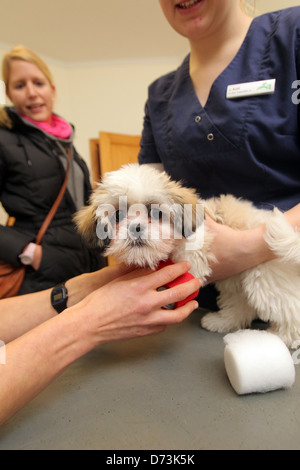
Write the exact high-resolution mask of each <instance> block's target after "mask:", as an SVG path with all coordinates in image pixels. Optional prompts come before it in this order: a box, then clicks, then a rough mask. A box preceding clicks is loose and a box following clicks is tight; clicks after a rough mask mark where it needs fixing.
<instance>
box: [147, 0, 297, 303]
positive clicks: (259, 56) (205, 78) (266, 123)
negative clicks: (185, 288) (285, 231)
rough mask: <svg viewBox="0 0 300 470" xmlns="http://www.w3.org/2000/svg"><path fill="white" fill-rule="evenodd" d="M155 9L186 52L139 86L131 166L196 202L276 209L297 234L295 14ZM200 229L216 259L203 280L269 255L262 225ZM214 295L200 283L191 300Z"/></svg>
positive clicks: (216, 1) (239, 6) (215, 6)
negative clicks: (138, 130)
mask: <svg viewBox="0 0 300 470" xmlns="http://www.w3.org/2000/svg"><path fill="white" fill-rule="evenodd" d="M159 3H160V6H161V8H162V11H163V13H164V15H165V17H166V19H167V21H168V22H169V24H170V25H171V27H172V28H173V29H174V30H175V31H176V32H177V33H179V34H180V35H182V36H184V37H185V38H187V40H188V42H189V46H190V54H189V55H188V56H187V57H186V58H185V59H184V61H183V63H182V64H181V66H180V67H179V68H178V69H177V70H176V71H174V72H171V73H169V74H167V75H165V76H163V77H161V78H159V79H158V80H156V81H155V82H154V83H152V84H151V85H150V87H149V94H148V100H147V103H146V107H145V120H144V129H143V136H142V140H141V152H140V155H139V161H140V163H141V164H156V165H157V166H160V167H163V168H164V169H165V170H166V171H167V172H168V173H169V174H170V176H171V177H172V178H173V179H175V180H181V181H183V182H184V184H185V185H186V186H190V187H194V188H196V190H197V192H198V193H199V194H201V197H202V198H210V197H215V196H216V197H217V196H219V195H221V194H233V195H234V196H236V197H241V198H245V199H248V200H250V201H252V202H253V203H254V204H255V206H257V207H260V208H266V209H272V208H273V207H274V206H277V207H278V208H279V209H281V210H282V211H284V212H285V214H286V217H287V219H288V221H289V222H290V223H291V224H292V225H293V226H300V204H299V202H300V165H299V155H300V139H299V119H298V114H299V98H298V92H297V88H299V79H300V55H299V50H300V7H294V8H287V9H284V10H281V11H276V12H271V13H267V14H264V15H261V16H257V17H255V18H253V17H252V16H249V14H248V12H249V10H253V9H254V8H255V2H253V1H252V2H251V1H246V2H245V1H244V2H240V1H239V0H223V1H220V0H159ZM245 7H247V10H245ZM257 7H258V8H259V2H257ZM206 225H207V227H208V229H209V230H212V231H213V232H214V233H215V239H214V244H213V251H214V254H215V256H216V259H217V261H218V262H217V263H214V264H213V265H212V276H211V279H210V281H214V280H219V279H224V278H227V277H230V276H231V275H234V274H236V273H239V272H242V271H244V270H245V269H247V268H250V267H253V266H255V265H257V264H259V263H262V262H264V261H267V260H268V259H271V258H272V257H273V256H274V255H273V254H272V253H271V252H270V251H269V249H268V247H267V245H266V243H265V240H264V227H263V226H258V227H256V228H255V229H252V230H245V231H237V230H233V229H230V228H229V227H226V226H225V225H221V224H217V223H214V222H213V221H212V220H211V219H209V218H208V217H207V218H206ZM216 297H217V292H216V291H215V290H214V288H213V285H211V284H210V285H208V286H207V287H205V288H204V289H201V291H200V296H199V298H198V300H199V302H200V305H201V306H203V307H207V308H209V309H217V308H218V307H217V305H216Z"/></svg>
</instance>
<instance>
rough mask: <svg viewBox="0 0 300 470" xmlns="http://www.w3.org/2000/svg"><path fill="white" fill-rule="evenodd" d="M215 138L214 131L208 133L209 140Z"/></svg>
mask: <svg viewBox="0 0 300 470" xmlns="http://www.w3.org/2000/svg"><path fill="white" fill-rule="evenodd" d="M214 138H215V136H214V135H213V134H212V133H210V134H208V135H207V140H214Z"/></svg>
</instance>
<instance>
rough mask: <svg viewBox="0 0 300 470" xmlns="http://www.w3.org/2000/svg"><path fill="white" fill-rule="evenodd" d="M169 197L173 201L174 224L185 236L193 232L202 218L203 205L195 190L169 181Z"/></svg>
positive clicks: (201, 221)
mask: <svg viewBox="0 0 300 470" xmlns="http://www.w3.org/2000/svg"><path fill="white" fill-rule="evenodd" d="M169 186H170V188H169V189H170V190H171V197H172V199H173V201H174V204H175V207H176V206H177V210H176V208H175V211H174V225H175V227H176V228H177V229H178V230H180V228H181V232H182V235H183V236H184V237H185V238H187V237H189V236H190V235H192V233H194V232H195V231H196V230H197V228H198V227H199V226H200V225H201V224H202V223H203V220H204V205H203V203H202V202H201V200H200V199H199V197H198V195H197V194H196V191H195V190H193V189H190V188H185V187H184V186H181V185H180V184H178V183H173V182H170V185H169Z"/></svg>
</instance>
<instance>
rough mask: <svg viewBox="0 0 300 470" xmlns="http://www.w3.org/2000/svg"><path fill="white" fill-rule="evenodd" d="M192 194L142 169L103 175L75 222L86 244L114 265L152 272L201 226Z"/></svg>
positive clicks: (165, 177) (128, 168)
mask: <svg viewBox="0 0 300 470" xmlns="http://www.w3.org/2000/svg"><path fill="white" fill-rule="evenodd" d="M197 202H198V197H197V195H196V194H195V192H194V191H193V190H190V189H187V188H184V187H182V186H181V185H180V184H179V183H176V182H173V181H171V180H170V178H169V177H168V175H167V174H166V173H164V172H159V171H157V170H155V169H153V168H151V167H149V166H147V165H138V164H129V165H125V166H124V167H122V168H121V169H120V170H117V171H113V172H110V173H106V174H105V175H104V178H103V180H102V182H101V183H100V184H99V185H98V188H97V189H96V190H95V191H94V193H93V195H92V197H91V200H90V204H89V206H86V207H85V208H83V209H82V210H81V211H79V212H78V213H77V214H76V216H75V222H76V224H77V227H78V229H79V231H80V233H81V234H82V235H83V237H84V238H85V239H86V240H87V242H88V243H90V244H93V245H94V246H95V245H96V246H98V247H100V249H101V250H102V251H103V250H104V255H107V256H108V255H111V256H113V257H114V258H115V259H116V260H117V261H124V262H125V263H127V264H134V265H136V266H140V267H148V266H149V267H151V268H155V266H156V265H157V264H158V263H159V262H160V261H161V260H165V259H167V258H168V257H169V255H170V253H172V251H173V250H174V247H175V245H176V244H177V243H178V242H179V241H180V240H181V239H182V238H183V236H185V237H186V236H188V235H189V234H190V233H192V232H193V231H195V229H196V226H198V225H199V224H201V223H202V221H203V214H202V216H200V218H199V216H198V213H197V211H196V205H197Z"/></svg>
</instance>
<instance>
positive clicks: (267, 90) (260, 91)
mask: <svg viewBox="0 0 300 470" xmlns="http://www.w3.org/2000/svg"><path fill="white" fill-rule="evenodd" d="M275 83H276V79H275V78H272V79H270V80H259V81H258V82H247V83H236V84H235V85H228V87H227V91H226V98H227V99H228V100H232V99H235V98H245V97H247V96H257V95H269V94H272V93H274V92H275Z"/></svg>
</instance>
